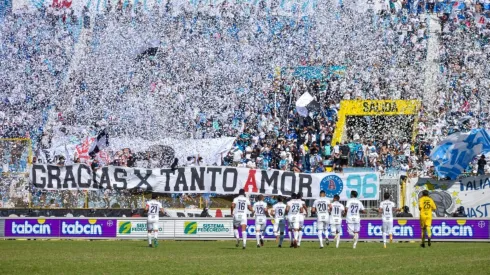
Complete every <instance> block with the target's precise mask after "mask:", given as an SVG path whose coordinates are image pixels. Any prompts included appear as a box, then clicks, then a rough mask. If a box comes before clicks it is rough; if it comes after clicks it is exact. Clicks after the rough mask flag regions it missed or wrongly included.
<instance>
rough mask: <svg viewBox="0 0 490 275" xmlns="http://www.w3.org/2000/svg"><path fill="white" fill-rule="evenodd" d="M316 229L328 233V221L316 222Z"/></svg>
mask: <svg viewBox="0 0 490 275" xmlns="http://www.w3.org/2000/svg"><path fill="white" fill-rule="evenodd" d="M316 229H317V230H323V231H327V229H328V221H320V220H317V221H316Z"/></svg>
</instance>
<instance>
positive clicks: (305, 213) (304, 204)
mask: <svg viewBox="0 0 490 275" xmlns="http://www.w3.org/2000/svg"><path fill="white" fill-rule="evenodd" d="M298 201H299V202H300V203H301V209H303V208H305V206H306V202H305V201H304V200H298ZM301 214H302V215H303V216H306V215H307V214H308V213H307V212H306V211H304V209H303V213H301Z"/></svg>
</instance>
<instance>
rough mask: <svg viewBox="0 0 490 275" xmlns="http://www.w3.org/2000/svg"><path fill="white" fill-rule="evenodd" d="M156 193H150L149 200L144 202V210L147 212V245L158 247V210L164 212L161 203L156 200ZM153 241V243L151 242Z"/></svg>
mask: <svg viewBox="0 0 490 275" xmlns="http://www.w3.org/2000/svg"><path fill="white" fill-rule="evenodd" d="M157 198H158V195H157V194H155V193H153V194H151V200H149V201H147V202H146V207H145V211H146V212H147V213H148V219H147V222H146V227H147V229H148V246H149V247H153V246H154V247H158V222H159V220H160V216H159V214H160V212H161V213H162V214H164V212H163V207H162V204H161V203H160V202H159V201H157ZM152 232H153V235H154V237H153V240H152V238H151V233H152ZM152 241H153V243H152Z"/></svg>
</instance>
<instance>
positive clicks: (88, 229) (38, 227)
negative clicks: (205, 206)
mask: <svg viewBox="0 0 490 275" xmlns="http://www.w3.org/2000/svg"><path fill="white" fill-rule="evenodd" d="M273 222H274V221H273V220H268V221H267V226H266V229H265V238H266V239H274V238H275V236H274V232H273ZM489 222H490V219H464V218H463V219H452V218H446V219H434V220H433V221H432V238H433V240H434V241H486V242H488V241H490V227H489ZM254 225H255V221H254V220H253V219H249V220H248V226H247V237H250V238H254V237H255V226H254ZM381 227H382V221H381V220H380V219H364V220H362V221H361V230H360V232H359V238H360V240H363V241H379V240H381V238H382V231H381ZM286 230H287V225H286ZM159 231H160V234H159V238H161V239H168V240H226V239H232V238H233V221H232V219H230V218H228V219H224V218H221V219H220V218H212V219H210V218H190V219H176V218H163V219H160V223H159ZM240 231H241V230H240ZM240 234H241V232H240ZM340 235H341V239H343V240H349V239H351V237H350V236H349V234H348V233H347V224H346V223H345V221H343V223H342V230H341V232H340ZM393 235H394V238H395V240H398V241H416V240H419V239H420V235H421V229H420V225H419V220H418V219H413V218H409V219H402V218H396V219H395V220H394V222H393ZM146 237H147V228H146V219H142V218H98V217H97V218H96V217H94V218H0V238H4V239H145V238H146ZM317 238H318V237H317V227H316V220H314V219H306V220H305V225H304V228H303V239H304V240H311V241H316V240H317Z"/></svg>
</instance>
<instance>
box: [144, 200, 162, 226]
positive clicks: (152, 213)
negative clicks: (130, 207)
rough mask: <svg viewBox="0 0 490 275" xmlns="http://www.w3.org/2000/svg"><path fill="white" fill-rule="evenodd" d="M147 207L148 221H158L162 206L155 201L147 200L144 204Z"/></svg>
mask: <svg viewBox="0 0 490 275" xmlns="http://www.w3.org/2000/svg"><path fill="white" fill-rule="evenodd" d="M146 206H147V207H148V220H151V221H154V220H158V219H160V209H162V208H163V207H162V204H161V203H160V202H158V201H156V200H149V201H147V202H146Z"/></svg>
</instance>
